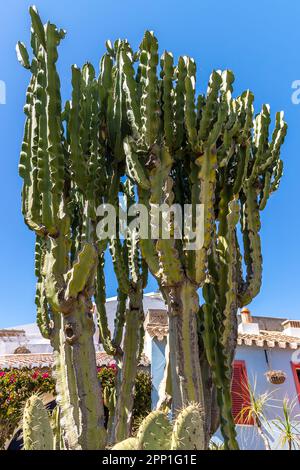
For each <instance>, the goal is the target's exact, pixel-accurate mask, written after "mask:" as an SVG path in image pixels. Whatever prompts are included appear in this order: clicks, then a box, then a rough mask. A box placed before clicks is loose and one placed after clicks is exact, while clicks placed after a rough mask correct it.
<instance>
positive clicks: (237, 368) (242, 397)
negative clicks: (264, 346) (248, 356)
mask: <svg viewBox="0 0 300 470" xmlns="http://www.w3.org/2000/svg"><path fill="white" fill-rule="evenodd" d="M231 398H232V414H233V417H234V421H235V423H236V424H244V425H245V424H249V425H251V424H253V420H252V419H251V420H249V419H248V416H247V414H245V415H243V414H242V413H241V411H242V410H243V408H244V407H245V406H247V405H249V404H250V394H249V386H248V377H247V370H246V364H245V361H234V363H233V377H232V384H231Z"/></svg>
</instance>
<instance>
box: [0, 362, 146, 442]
mask: <svg viewBox="0 0 300 470" xmlns="http://www.w3.org/2000/svg"><path fill="white" fill-rule="evenodd" d="M98 377H99V380H100V383H101V386H102V388H103V389H105V388H106V387H109V388H110V389H112V388H114V386H115V377H116V366H115V364H111V365H108V366H103V367H98ZM37 392H38V393H50V394H51V393H53V395H55V383H54V379H53V378H52V374H51V371H49V370H46V369H43V370H39V369H21V370H18V369H14V370H9V371H3V370H0V449H2V448H3V447H4V445H5V442H6V440H7V439H8V438H9V437H10V436H11V435H12V434H13V432H14V430H15V429H16V428H17V427H18V425H19V422H20V419H21V416H22V410H23V406H24V402H25V401H26V399H27V398H29V397H30V396H31V395H32V394H33V393H37ZM150 406H151V379H150V376H149V374H147V373H144V372H139V373H138V376H137V380H136V393H135V400H134V413H133V420H134V421H135V420H136V419H138V420H140V418H141V417H143V416H144V415H146V414H148V413H149V411H150Z"/></svg>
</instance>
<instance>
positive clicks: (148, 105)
mask: <svg viewBox="0 0 300 470" xmlns="http://www.w3.org/2000/svg"><path fill="white" fill-rule="evenodd" d="M157 65H158V42H157V39H156V37H155V36H154V34H153V32H150V31H146V32H145V35H144V38H143V40H142V42H141V45H140V68H141V92H142V95H141V102H140V107H141V120H142V137H143V141H144V144H145V146H146V148H150V147H151V146H152V145H153V144H154V143H155V141H156V139H157V134H158V130H159V126H160V117H159V104H158V102H159V87H158V78H157Z"/></svg>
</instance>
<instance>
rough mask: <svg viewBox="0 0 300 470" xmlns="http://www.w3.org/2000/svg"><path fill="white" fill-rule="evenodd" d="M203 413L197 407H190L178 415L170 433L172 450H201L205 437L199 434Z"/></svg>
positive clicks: (204, 445)
mask: <svg viewBox="0 0 300 470" xmlns="http://www.w3.org/2000/svg"><path fill="white" fill-rule="evenodd" d="M203 420H204V413H203V410H201V408H200V406H199V405H194V404H192V405H190V406H188V407H187V408H184V409H183V410H181V412H180V413H179V414H178V416H177V418H176V420H175V422H174V428H173V433H172V441H171V449H172V450H202V449H205V448H206V445H207V443H206V436H205V434H204V433H202V432H201V429H202V423H203Z"/></svg>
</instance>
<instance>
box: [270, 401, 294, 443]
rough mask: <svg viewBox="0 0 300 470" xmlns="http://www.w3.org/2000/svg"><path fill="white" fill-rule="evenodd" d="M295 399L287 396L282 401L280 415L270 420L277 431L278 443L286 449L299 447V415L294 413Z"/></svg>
mask: <svg viewBox="0 0 300 470" xmlns="http://www.w3.org/2000/svg"><path fill="white" fill-rule="evenodd" d="M295 407H296V401H295V400H292V401H291V400H289V399H288V398H287V397H286V398H284V400H283V402H282V416H279V417H277V418H275V419H273V420H272V424H273V426H275V428H276V429H277V430H278V432H279V445H280V447H281V448H285V447H286V446H287V447H288V450H297V449H298V450H299V449H300V415H299V414H295V413H294V411H295Z"/></svg>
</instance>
